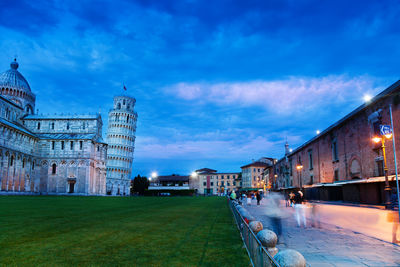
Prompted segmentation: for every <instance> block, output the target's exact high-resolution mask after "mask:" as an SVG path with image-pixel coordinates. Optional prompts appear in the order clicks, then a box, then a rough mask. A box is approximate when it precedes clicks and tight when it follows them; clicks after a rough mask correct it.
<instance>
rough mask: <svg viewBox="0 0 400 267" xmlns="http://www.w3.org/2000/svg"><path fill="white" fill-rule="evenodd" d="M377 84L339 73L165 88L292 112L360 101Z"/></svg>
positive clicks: (189, 96)
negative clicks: (324, 75) (316, 76)
mask: <svg viewBox="0 0 400 267" xmlns="http://www.w3.org/2000/svg"><path fill="white" fill-rule="evenodd" d="M375 84H376V80H375V79H373V78H372V77H369V76H358V77H348V76H346V75H336V76H326V77H322V78H309V77H290V78H288V79H284V80H275V81H250V82H227V83H214V84H212V83H178V84H175V85H172V86H170V87H168V88H166V92H167V93H169V94H174V95H176V96H177V97H178V98H181V99H184V100H188V101H196V102H198V103H203V104H204V103H214V104H217V105H233V104H237V105H241V106H260V107H265V108H266V109H268V110H270V111H273V112H275V113H293V112H297V111H309V110H313V109H315V108H321V106H323V105H327V104H329V103H331V102H336V103H345V102H355V103H357V102H358V103H360V104H361V101H362V95H363V94H364V93H366V92H369V93H377V92H378V91H379V90H382V88H381V87H377V86H376V85H375Z"/></svg>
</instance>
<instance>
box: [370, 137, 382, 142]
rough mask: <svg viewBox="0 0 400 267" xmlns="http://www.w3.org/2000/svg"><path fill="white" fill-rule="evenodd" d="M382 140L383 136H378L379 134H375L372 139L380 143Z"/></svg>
mask: <svg viewBox="0 0 400 267" xmlns="http://www.w3.org/2000/svg"><path fill="white" fill-rule="evenodd" d="M381 140H382V138H380V137H378V136H374V137H373V138H372V141H374V143H379V142H380V141H381Z"/></svg>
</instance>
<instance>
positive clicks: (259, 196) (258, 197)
mask: <svg viewBox="0 0 400 267" xmlns="http://www.w3.org/2000/svg"><path fill="white" fill-rule="evenodd" d="M256 198H257V205H260V201H261V195H260V192H257V194H256Z"/></svg>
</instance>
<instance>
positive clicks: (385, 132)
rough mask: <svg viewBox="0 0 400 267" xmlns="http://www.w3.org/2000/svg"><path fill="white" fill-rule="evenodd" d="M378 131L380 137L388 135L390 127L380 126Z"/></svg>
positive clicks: (390, 130) (390, 131)
mask: <svg viewBox="0 0 400 267" xmlns="http://www.w3.org/2000/svg"><path fill="white" fill-rule="evenodd" d="M380 129H381V135H388V134H391V133H392V128H391V127H390V125H381V126H380Z"/></svg>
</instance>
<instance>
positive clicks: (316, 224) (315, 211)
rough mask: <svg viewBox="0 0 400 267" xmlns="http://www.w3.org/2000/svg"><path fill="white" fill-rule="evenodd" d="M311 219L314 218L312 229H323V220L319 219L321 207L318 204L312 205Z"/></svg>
mask: <svg viewBox="0 0 400 267" xmlns="http://www.w3.org/2000/svg"><path fill="white" fill-rule="evenodd" d="M311 218H312V223H311V226H312V227H316V228H321V220H320V217H319V206H318V205H317V204H316V203H312V204H311Z"/></svg>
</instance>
